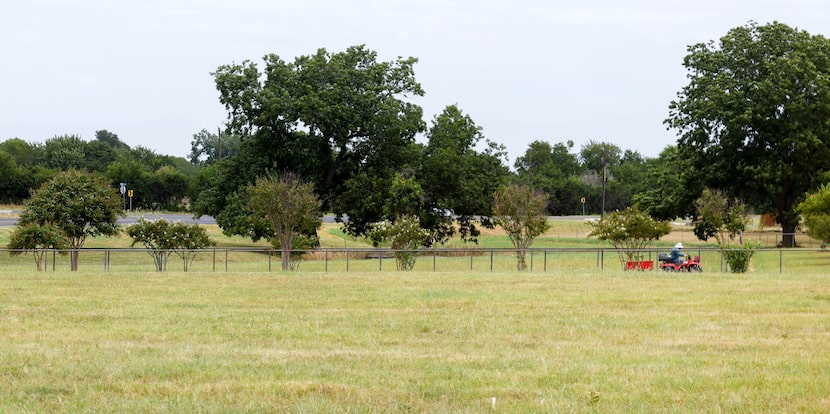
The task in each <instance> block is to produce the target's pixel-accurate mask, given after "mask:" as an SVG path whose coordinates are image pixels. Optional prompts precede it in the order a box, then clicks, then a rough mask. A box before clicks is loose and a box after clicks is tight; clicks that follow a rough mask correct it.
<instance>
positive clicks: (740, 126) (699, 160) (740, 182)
mask: <svg viewBox="0 0 830 414" xmlns="http://www.w3.org/2000/svg"><path fill="white" fill-rule="evenodd" d="M688 52H689V53H688V55H687V56H686V57H685V59H684V61H683V65H684V66H685V67H686V69H687V70H688V78H689V84H688V85H687V86H685V87H684V88H683V89H682V90H681V91H680V92H679V93H678V99H677V100H676V101H673V102H672V103H671V105H670V115H669V118H668V119H667V120H666V122H667V124H668V125H669V126H670V127H671V128H674V129H676V130H677V132H678V135H679V139H678V145H679V147H680V151H681V153H682V156H683V157H685V158H688V159H690V160H691V162H692V165H693V167H694V168H696V169H698V170H699V171H700V173H701V179H702V180H705V182H706V184H707V185H708V186H710V187H713V188H719V189H723V190H725V191H727V192H728V193H730V194H731V195H733V196H737V197H739V198H742V199H744V200H746V201H747V203H749V204H751V205H753V206H755V207H756V208H757V209H758V210H759V212H761V213H773V214H775V217H776V220H777V221H778V223H779V224H781V227H782V230H783V233H784V245H786V246H792V245H794V240H793V239H794V234H793V233H794V231H795V228H796V225H797V224H798V213H797V212H796V210H795V206H796V205H797V204H798V202H799V200H800V199H802V197H803V195H804V194H805V193H806V192H809V191H813V190H815V189H816V188H818V186H819V185H820V184H822V181H824V180H825V179H826V173H827V172H828V170H829V169H830V41H828V39H826V38H825V37H823V36H817V35H810V34H809V33H807V32H805V31H801V30H797V29H794V28H791V27H789V26H787V25H785V24H782V23H777V22H775V23H771V24H766V25H758V24H756V23H749V24H747V25H746V26H742V27H737V28H734V29H732V30H730V31H729V32H728V33H727V34H726V35H725V36H723V37H722V38H721V39H720V41H719V42H717V43H716V42H714V41H711V42H709V43H700V44H696V45H692V46H690V47H689V49H688Z"/></svg>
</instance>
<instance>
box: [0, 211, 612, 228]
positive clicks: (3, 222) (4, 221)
mask: <svg viewBox="0 0 830 414" xmlns="http://www.w3.org/2000/svg"><path fill="white" fill-rule="evenodd" d="M18 214H20V211H17V210H0V215H6V216H16V215H18ZM139 217H144V218H145V219H148V220H152V219H159V218H163V219H165V220H167V221H181V222H182V223H186V224H194V223H199V224H216V219H215V218H213V217H211V216H202V217H199V218H198V219H195V218H193V215H192V214H143V215H141V214H136V213H132V214H128V215H127V217H122V218H120V219H118V224H126V225H129V224H134V223H136V222H138V219H139ZM548 218H549V219H553V220H592V221H595V220H599V216H551V217H548ZM347 220H348V219H347ZM334 222H335V220H334V216H333V215H331V214H326V215H325V216H323V223H334ZM15 224H17V217H0V227H12V226H14V225H15Z"/></svg>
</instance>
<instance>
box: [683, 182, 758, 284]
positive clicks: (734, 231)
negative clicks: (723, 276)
mask: <svg viewBox="0 0 830 414" xmlns="http://www.w3.org/2000/svg"><path fill="white" fill-rule="evenodd" d="M695 208H697V214H698V220H697V222H696V223H695V229H694V232H695V236H697V238H698V239H700V240H704V241H705V240H708V239H709V238H714V239H715V241H717V243H718V247H719V248H720V251H721V255H723V258H724V259H726V263H727V265H728V266H729V269H730V271H732V273H744V272H746V271H747V269H748V268H749V261H750V260H751V259H752V255H753V253H754V251H755V249H756V248H757V247H758V246H760V243H753V242H744V241H743V237H740V236H741V234H742V233H743V231H744V230H745V229H746V225H747V223H748V219H747V218H746V216H745V215H744V210H745V209H746V207H745V206H744V204H743V202H741V201H740V200H738V199H737V198H733V199H732V200H730V199H729V197H728V196H727V195H726V194H725V193H724V192H722V191H720V190H712V189H709V188H706V189H704V190H703V194H702V195H701V196H700V198H698V199H697V200H695ZM735 237H740V238H739V240H738V243H734V242H732V240H734V239H735Z"/></svg>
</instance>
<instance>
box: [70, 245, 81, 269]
mask: <svg viewBox="0 0 830 414" xmlns="http://www.w3.org/2000/svg"><path fill="white" fill-rule="evenodd" d="M80 253H81V252H80V251H79V250H78V249H72V251H71V252H69V268H70V269H71V270H72V271H73V272H77V271H78V255H79V254H80Z"/></svg>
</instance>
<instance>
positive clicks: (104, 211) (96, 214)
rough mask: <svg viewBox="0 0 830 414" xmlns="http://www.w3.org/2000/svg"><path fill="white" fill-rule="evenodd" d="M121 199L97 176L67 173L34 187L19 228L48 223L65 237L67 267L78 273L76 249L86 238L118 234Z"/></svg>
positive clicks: (78, 172) (115, 191)
mask: <svg viewBox="0 0 830 414" xmlns="http://www.w3.org/2000/svg"><path fill="white" fill-rule="evenodd" d="M122 214H123V211H122V210H121V197H120V196H119V195H118V191H117V190H116V189H115V188H113V187H110V185H109V184H108V182H107V180H106V178H104V177H103V176H101V175H98V174H93V173H87V172H81V171H67V172H63V173H60V174H58V175H57V176H55V177H54V178H52V179H51V180H50V181H48V182H46V183H44V184H43V185H42V186H41V187H40V188H38V189H37V190H36V191H35V192H34V193H32V197H31V198H30V199H29V200H28V201H26V203H25V208H24V209H23V212H22V213H21V214H20V221H19V223H20V225H21V226H27V225H31V224H35V225H41V226H43V225H46V224H52V225H54V226H55V227H57V228H59V229H60V230H61V231H62V232H63V233H64V234H65V235H66V237H67V239H68V242H69V243H68V244H69V248H70V249H72V252H71V254H70V262H71V268H72V270H73V271H77V270H78V253H79V251H78V249H80V248H81V247H83V245H84V242H85V241H86V238H87V237H95V236H114V235H116V234H118V225H117V223H116V220H117V219H118V217H119V216H120V215H122Z"/></svg>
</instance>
